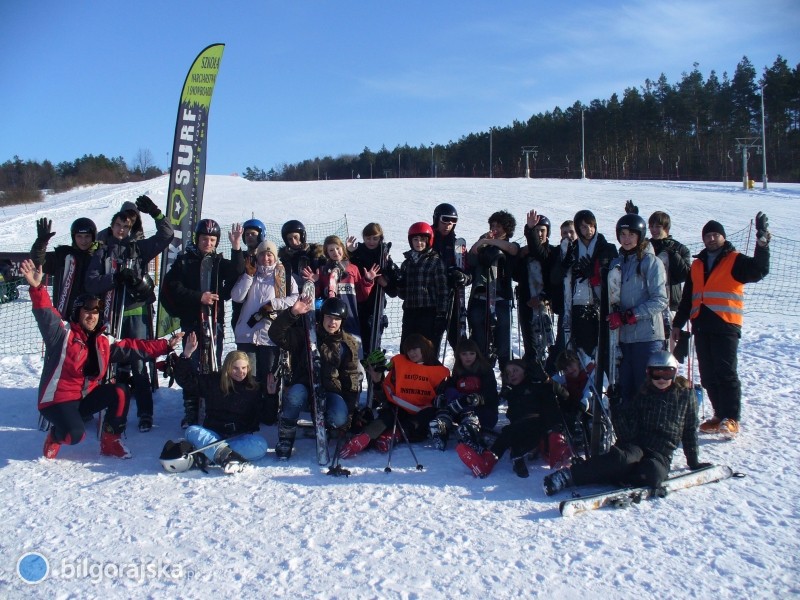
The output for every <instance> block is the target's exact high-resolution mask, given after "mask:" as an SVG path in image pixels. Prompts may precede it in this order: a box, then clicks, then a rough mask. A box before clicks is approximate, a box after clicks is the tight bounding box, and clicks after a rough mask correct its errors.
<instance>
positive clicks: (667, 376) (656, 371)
mask: <svg viewBox="0 0 800 600" xmlns="http://www.w3.org/2000/svg"><path fill="white" fill-rule="evenodd" d="M677 372H678V370H677V369H675V368H673V367H663V368H651V369H648V370H647V373H648V375H650V379H661V380H672V379H675V375H676V373H677Z"/></svg>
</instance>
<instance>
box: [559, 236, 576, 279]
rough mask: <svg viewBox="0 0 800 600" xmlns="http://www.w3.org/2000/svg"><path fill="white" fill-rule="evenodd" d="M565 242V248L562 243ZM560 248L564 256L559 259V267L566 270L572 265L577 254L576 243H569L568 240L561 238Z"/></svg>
mask: <svg viewBox="0 0 800 600" xmlns="http://www.w3.org/2000/svg"><path fill="white" fill-rule="evenodd" d="M565 244H566V248H564V245H565ZM561 249H562V252H563V254H564V258H562V259H561V267H562V268H563V269H564V270H565V271H566V270H567V269H569V268H570V267H571V266H572V263H574V262H575V258H576V257H577V255H578V246H577V244H571V243H570V242H569V240H566V239H565V240H562V241H561Z"/></svg>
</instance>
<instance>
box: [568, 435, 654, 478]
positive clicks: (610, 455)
mask: <svg viewBox="0 0 800 600" xmlns="http://www.w3.org/2000/svg"><path fill="white" fill-rule="evenodd" d="M669 466H670V461H669V460H667V459H666V458H665V457H664V456H661V455H660V454H656V453H655V452H649V451H647V450H643V449H642V448H640V447H639V446H637V445H636V444H632V443H629V442H621V443H618V444H614V445H613V446H611V449H610V450H609V451H608V452H606V453H605V454H598V455H595V456H592V457H591V458H589V460H587V461H586V462H582V463H577V464H575V465H573V466H572V467H571V471H572V481H573V482H574V483H575V485H586V484H590V483H611V484H618V483H625V484H630V485H633V486H636V487H653V488H656V487H659V486H660V485H661V483H662V482H663V481H664V480H665V479H666V478H667V476H668V475H669Z"/></svg>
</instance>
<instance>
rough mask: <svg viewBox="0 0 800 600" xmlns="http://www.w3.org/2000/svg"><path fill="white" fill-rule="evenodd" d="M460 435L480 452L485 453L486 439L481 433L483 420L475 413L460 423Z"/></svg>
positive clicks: (464, 441) (463, 440) (467, 443)
mask: <svg viewBox="0 0 800 600" xmlns="http://www.w3.org/2000/svg"><path fill="white" fill-rule="evenodd" d="M458 437H459V439H460V440H461V441H462V442H463V443H465V444H466V445H467V446H469V447H470V448H472V449H473V450H474V451H475V452H477V453H478V454H483V452H484V451H485V450H486V441H485V440H484V439H483V436H482V435H481V422H480V421H479V420H478V417H477V416H475V415H474V414H473V415H468V416H466V417H463V418H462V419H461V423H459V425H458Z"/></svg>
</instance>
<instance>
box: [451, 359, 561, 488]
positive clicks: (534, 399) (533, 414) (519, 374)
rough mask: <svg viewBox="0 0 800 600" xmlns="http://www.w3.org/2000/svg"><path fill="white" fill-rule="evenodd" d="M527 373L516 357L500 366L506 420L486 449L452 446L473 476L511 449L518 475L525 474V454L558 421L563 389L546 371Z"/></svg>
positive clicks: (482, 473)
mask: <svg viewBox="0 0 800 600" xmlns="http://www.w3.org/2000/svg"><path fill="white" fill-rule="evenodd" d="M536 368H537V369H538V370H539V371H540V372H539V373H538V374H531V373H530V372H529V371H528V370H527V369H526V364H525V362H524V361H522V360H520V359H512V360H510V361H508V364H507V365H506V368H505V369H504V370H503V388H502V389H501V390H500V397H501V398H502V399H503V400H505V401H506V402H507V403H508V410H507V411H506V416H507V417H508V420H509V424H508V425H506V426H505V427H503V429H502V431H501V432H500V435H499V436H498V438H497V439H496V440H495V442H494V444H492V447H491V448H490V449H489V450H484V451H483V452H478V451H476V450H475V449H473V448H470V447H469V446H467V445H466V444H459V445H458V446H457V447H456V451H457V452H458V455H459V457H460V458H461V460H462V461H463V462H464V464H465V465H467V466H468V467H469V468H470V470H471V471H472V472H473V473H474V474H475V475H476V476H477V477H486V476H487V475H488V474H489V473H491V472H492V469H493V468H494V466H495V465H496V464H497V461H498V460H500V458H501V457H502V456H503V454H505V451H506V450H508V449H509V448H510V449H511V462H512V465H513V469H514V472H515V473H516V474H517V475H518V476H519V477H527V476H528V467H527V465H526V464H525V455H526V454H527V453H528V452H530V451H531V450H533V449H534V448H536V447H537V446H539V444H540V442H541V441H542V440H544V439H545V436H546V434H547V432H548V431H550V430H551V429H552V428H554V427H556V426H557V425H558V424H559V423H560V414H559V406H558V403H559V401H560V400H564V399H566V398H567V396H568V395H567V392H566V390H565V389H564V388H563V387H561V385H559V384H557V383H555V382H553V381H552V380H551V379H550V378H548V377H547V374H546V373H545V372H544V371H543V370H542V369H541V367H536Z"/></svg>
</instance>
